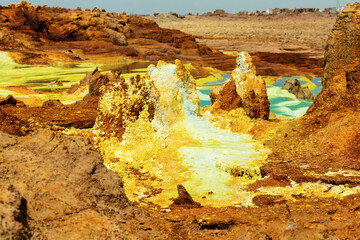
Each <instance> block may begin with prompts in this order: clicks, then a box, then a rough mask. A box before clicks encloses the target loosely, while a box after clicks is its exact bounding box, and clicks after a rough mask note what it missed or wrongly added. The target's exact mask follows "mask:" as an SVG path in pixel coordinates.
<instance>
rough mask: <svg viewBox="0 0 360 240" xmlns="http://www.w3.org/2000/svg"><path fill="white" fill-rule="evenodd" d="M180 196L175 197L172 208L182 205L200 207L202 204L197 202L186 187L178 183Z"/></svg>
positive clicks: (183, 206) (184, 206)
mask: <svg viewBox="0 0 360 240" xmlns="http://www.w3.org/2000/svg"><path fill="white" fill-rule="evenodd" d="M177 189H178V193H179V197H177V198H175V199H173V203H172V204H171V205H170V206H169V207H170V208H176V207H182V208H199V207H201V204H200V203H198V202H195V201H194V200H193V199H192V197H191V196H190V194H189V193H188V191H187V190H186V188H185V187H184V186H183V185H181V184H179V185H177Z"/></svg>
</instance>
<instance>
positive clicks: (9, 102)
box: [0, 95, 25, 107]
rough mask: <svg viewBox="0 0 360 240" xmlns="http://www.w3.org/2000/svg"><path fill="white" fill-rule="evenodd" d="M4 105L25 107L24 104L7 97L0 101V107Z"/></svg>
mask: <svg viewBox="0 0 360 240" xmlns="http://www.w3.org/2000/svg"><path fill="white" fill-rule="evenodd" d="M4 105H12V106H17V107H25V104H24V102H22V101H19V100H17V99H15V98H14V97H13V96H11V95H9V96H7V97H6V98H5V99H3V100H1V99H0V106H4Z"/></svg>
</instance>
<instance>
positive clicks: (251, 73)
mask: <svg viewBox="0 0 360 240" xmlns="http://www.w3.org/2000/svg"><path fill="white" fill-rule="evenodd" d="M231 81H232V82H234V83H235V85H236V93H237V95H238V96H239V97H240V98H238V97H237V96H236V94H235V93H234V91H233V87H231V86H230V85H231V84H232V83H231ZM211 99H212V103H215V102H218V104H219V105H220V108H221V109H223V110H227V111H229V110H232V109H235V108H238V107H242V108H243V109H244V110H245V112H246V114H247V115H248V116H249V117H251V118H262V119H268V118H269V107H270V102H269V100H268V97H267V93H266V85H265V81H264V79H263V78H262V77H261V76H257V75H256V70H255V66H254V64H253V63H252V59H251V56H250V55H249V54H248V53H247V52H241V53H240V54H239V56H238V58H237V67H236V68H235V70H234V71H232V73H231V78H230V80H229V81H226V82H224V84H223V89H219V88H215V89H214V90H213V92H212V93H211ZM234 102H235V103H236V104H234ZM229 104H231V106H229Z"/></svg>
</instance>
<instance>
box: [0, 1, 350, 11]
mask: <svg viewBox="0 0 360 240" xmlns="http://www.w3.org/2000/svg"><path fill="white" fill-rule="evenodd" d="M20 2H21V0H17V1H14V0H1V1H0V5H8V4H11V3H20ZM28 2H31V3H32V4H33V5H48V6H51V7H54V6H60V7H65V8H76V7H78V6H79V7H81V8H83V9H85V8H90V9H92V8H94V7H98V8H100V9H105V10H106V11H109V12H123V11H125V12H127V13H131V14H152V13H154V12H169V11H173V12H178V13H180V14H187V13H194V14H196V13H204V12H212V11H214V10H215V9H224V10H225V11H227V12H231V13H237V12H239V11H243V10H246V11H251V12H253V11H256V10H266V9H268V8H320V9H322V8H327V7H337V5H338V3H337V2H339V3H340V6H345V5H346V4H347V3H354V2H356V1H344V0H339V1H337V0H302V1H299V0H250V1H249V0H102V1H99V0H78V1H76V0H58V1H54V0H28Z"/></svg>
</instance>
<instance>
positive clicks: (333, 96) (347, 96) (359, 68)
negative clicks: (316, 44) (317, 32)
mask: <svg viewBox="0 0 360 240" xmlns="http://www.w3.org/2000/svg"><path fill="white" fill-rule="evenodd" d="M359 9H360V4H359V3H355V4H354V5H348V6H347V7H346V8H345V9H344V11H343V12H341V13H340V14H339V15H338V17H337V20H336V23H335V26H334V28H333V30H332V32H331V33H330V35H329V39H328V42H327V46H326V52H325V69H324V74H323V78H322V85H323V90H322V91H321V92H320V93H319V94H318V96H317V97H316V99H315V102H314V104H313V106H312V107H311V108H310V109H309V112H314V111H315V110H317V111H324V110H333V109H337V108H339V107H340V106H341V105H346V106H349V105H353V106H357V105H358V104H359V103H360V93H359V92H360V91H359V90H360V58H359V56H360V44H359V39H360V34H359V31H360V23H359V20H358V18H359V13H358V10H359Z"/></svg>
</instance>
